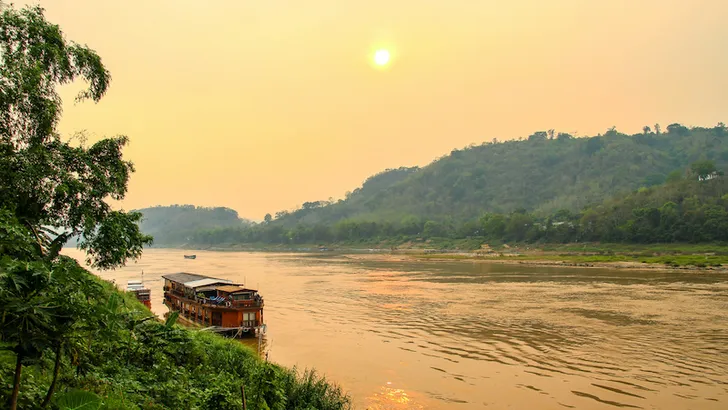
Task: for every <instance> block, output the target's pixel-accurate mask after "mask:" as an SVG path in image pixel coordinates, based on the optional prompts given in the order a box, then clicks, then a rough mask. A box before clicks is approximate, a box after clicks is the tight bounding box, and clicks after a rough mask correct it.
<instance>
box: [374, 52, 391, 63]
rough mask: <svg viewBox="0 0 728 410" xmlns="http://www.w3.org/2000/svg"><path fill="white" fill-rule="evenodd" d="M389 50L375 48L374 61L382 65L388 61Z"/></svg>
mask: <svg viewBox="0 0 728 410" xmlns="http://www.w3.org/2000/svg"><path fill="white" fill-rule="evenodd" d="M389 58H390V56H389V50H383V49H382V50H377V52H376V53H374V63H375V64H376V65H378V66H384V65H387V63H389Z"/></svg>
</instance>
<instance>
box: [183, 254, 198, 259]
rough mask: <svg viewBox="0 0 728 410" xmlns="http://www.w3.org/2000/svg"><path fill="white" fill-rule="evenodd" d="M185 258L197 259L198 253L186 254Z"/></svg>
mask: <svg viewBox="0 0 728 410" xmlns="http://www.w3.org/2000/svg"><path fill="white" fill-rule="evenodd" d="M185 259H197V255H185Z"/></svg>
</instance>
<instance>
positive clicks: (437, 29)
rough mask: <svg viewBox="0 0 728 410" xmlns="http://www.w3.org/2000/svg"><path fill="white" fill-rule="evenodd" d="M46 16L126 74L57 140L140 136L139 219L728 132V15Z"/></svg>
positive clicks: (250, 213) (478, 10)
mask: <svg viewBox="0 0 728 410" xmlns="http://www.w3.org/2000/svg"><path fill="white" fill-rule="evenodd" d="M24 3H26V2H23V1H15V4H16V5H20V4H24ZM40 4H41V5H42V6H44V7H45V8H46V10H47V13H46V14H47V17H48V18H49V19H50V20H51V21H53V22H55V23H58V24H59V25H60V26H61V28H62V29H63V30H64V32H65V33H66V36H67V37H68V38H69V39H71V40H75V41H78V42H80V43H86V44H87V45H88V46H90V47H91V48H93V49H95V50H96V51H97V52H98V53H99V54H100V55H101V56H102V58H103V61H104V63H105V64H106V65H107V67H108V68H109V70H110V71H111V73H112V77H113V81H112V84H111V89H110V90H109V93H108V95H107V96H106V97H105V98H104V99H103V100H102V101H101V102H100V103H99V104H93V103H88V102H86V103H81V104H74V103H73V101H72V98H70V97H72V96H73V94H74V87H69V88H67V89H64V92H63V96H64V98H65V101H66V105H65V111H64V118H63V120H62V123H61V131H62V132H63V133H67V134H70V133H73V132H76V131H79V130H87V132H88V133H89V135H90V139H91V140H93V139H97V138H101V137H103V136H112V135H116V134H125V135H128V136H129V137H130V139H131V145H130V146H129V147H128V148H127V150H126V151H125V154H126V157H127V158H129V159H131V160H132V161H134V163H135V164H136V167H137V172H136V173H135V174H134V175H133V176H132V179H131V182H130V184H129V194H128V196H127V199H126V200H125V202H124V203H123V206H124V208H125V209H133V208H139V207H144V206H150V205H156V204H163V205H166V204H173V203H191V204H196V205H203V206H228V207H231V208H234V209H236V210H237V211H238V212H239V213H240V214H241V216H245V217H250V218H255V219H262V217H263V215H264V214H265V213H266V212H271V213H274V212H275V211H278V210H282V209H291V208H293V207H295V206H297V205H300V204H301V203H303V202H305V201H309V200H318V199H326V198H329V197H335V198H339V197H342V196H343V194H344V192H346V191H347V190H353V189H354V188H356V187H357V186H360V185H361V183H362V182H363V180H364V179H366V178H367V177H368V176H370V175H372V174H374V173H377V172H379V171H381V170H383V169H385V168H395V167H399V166H405V165H406V166H412V165H426V164H427V163H429V162H430V161H432V160H433V159H435V158H437V157H439V156H441V155H443V154H446V153H449V152H450V150H452V149H453V148H462V147H464V146H466V145H468V144H471V143H480V142H483V141H490V140H492V139H493V138H494V137H497V138H498V139H512V138H518V137H520V136H527V135H529V134H530V133H532V132H533V131H538V130H546V129H549V128H554V129H556V130H557V132H558V131H564V132H571V133H574V132H576V133H578V134H579V135H591V134H596V133H599V132H603V131H605V130H606V129H607V128H609V127H611V126H616V127H617V129H619V130H622V131H624V132H630V133H632V132H638V131H639V130H640V129H641V128H642V126H644V125H647V124H654V123H656V122H659V123H661V124H663V127H664V126H665V125H667V124H669V123H672V122H681V123H683V124H686V125H702V126H712V125H715V124H716V123H717V122H719V121H726V122H728V121H727V120H728V118H726V114H727V111H726V108H727V107H728V53H726V50H728V24H726V23H725V22H726V21H728V1H725V0H510V1H505V0H438V1H435V0H388V1H384V0H255V1H253V0H209V1H204V0H202V1H201V0H195V1H187V0H123V1H122V0H43V1H40ZM378 47H384V48H388V49H389V51H390V52H391V54H392V61H391V64H390V65H389V67H388V69H386V70H382V69H375V68H373V67H372V64H371V54H372V52H373V51H374V50H375V49H376V48H378ZM75 88H78V87H75Z"/></svg>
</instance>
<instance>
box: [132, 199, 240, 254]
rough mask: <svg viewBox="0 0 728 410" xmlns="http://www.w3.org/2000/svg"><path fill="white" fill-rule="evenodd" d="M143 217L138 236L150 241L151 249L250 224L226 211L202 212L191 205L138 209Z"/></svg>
mask: <svg viewBox="0 0 728 410" xmlns="http://www.w3.org/2000/svg"><path fill="white" fill-rule="evenodd" d="M137 212H141V214H142V215H143V219H142V222H141V224H140V228H141V230H142V232H144V233H146V234H147V235H152V236H153V237H154V244H155V245H181V244H185V243H187V242H188V239H189V238H190V237H191V236H192V235H193V234H194V233H195V232H200V231H211V230H215V229H222V228H240V227H244V226H248V225H250V224H251V221H248V220H246V219H241V218H240V217H239V216H238V213H237V212H236V211H235V210H233V209H230V208H222V207H217V208H204V207H196V206H194V205H171V206H155V207H151V208H144V209H138V210H137Z"/></svg>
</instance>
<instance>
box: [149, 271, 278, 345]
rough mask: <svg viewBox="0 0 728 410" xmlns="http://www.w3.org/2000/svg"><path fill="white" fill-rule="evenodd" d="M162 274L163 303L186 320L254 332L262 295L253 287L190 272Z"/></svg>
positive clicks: (260, 315) (260, 313)
mask: <svg viewBox="0 0 728 410" xmlns="http://www.w3.org/2000/svg"><path fill="white" fill-rule="evenodd" d="M162 278H164V303H165V305H167V307H169V308H170V310H173V311H179V312H180V316H182V317H183V318H185V319H187V320H190V321H193V322H197V323H200V324H203V325H207V326H211V327H215V328H221V329H235V330H239V331H241V332H243V333H246V332H251V331H252V332H256V331H258V329H260V328H261V326H263V305H264V303H263V298H262V297H261V296H260V294H259V293H258V291H257V290H255V289H248V288H246V287H244V286H243V285H241V284H236V283H233V282H232V281H230V280H227V279H220V278H212V277H209V276H203V275H198V274H194V273H174V274H169V275H163V276H162ZM238 333H240V332H238Z"/></svg>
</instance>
